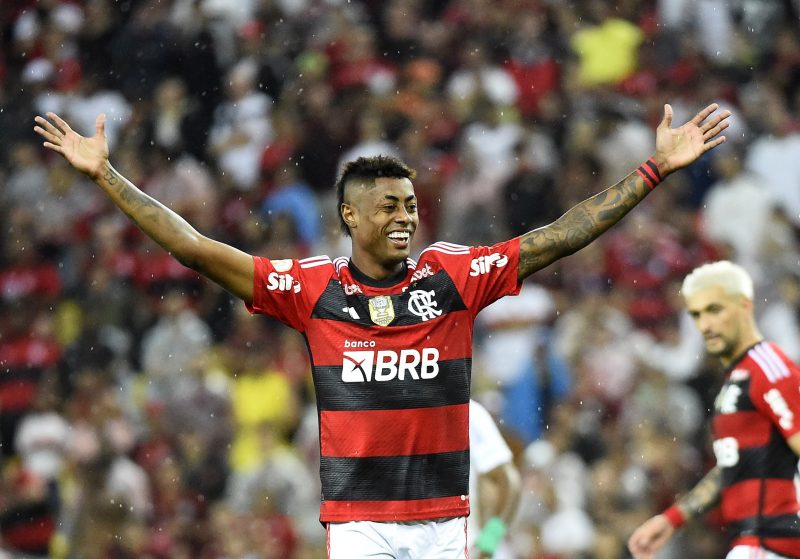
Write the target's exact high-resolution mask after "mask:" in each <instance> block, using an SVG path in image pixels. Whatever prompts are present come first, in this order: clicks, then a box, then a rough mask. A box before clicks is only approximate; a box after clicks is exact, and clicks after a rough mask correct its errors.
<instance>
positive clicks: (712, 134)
mask: <svg viewBox="0 0 800 559" xmlns="http://www.w3.org/2000/svg"><path fill="white" fill-rule="evenodd" d="M717 108H718V105H717V104H716V103H713V104H711V105H709V106H708V107H706V108H705V109H703V110H702V111H700V112H699V113H697V114H696V115H695V117H694V118H693V119H692V120H690V121H689V122H687V123H686V124H684V125H683V126H681V127H680V128H675V129H673V128H672V127H671V125H672V107H670V106H669V105H665V106H664V118H663V119H662V121H661V124H659V125H658V129H657V130H656V153H655V155H654V157H653V161H654V163H655V165H656V166H657V168H658V172H659V174H660V175H661V177H662V178H664V177H666V176H667V175H669V174H670V173H673V172H675V171H677V170H678V169H682V168H683V167H686V166H688V165H690V164H691V163H693V162H694V161H696V160H697V159H698V158H699V157H700V156H701V155H703V154H704V153H705V152H707V151H708V150H710V149H713V148H714V147H716V146H718V145H719V144H721V143H722V142H724V141H725V136H719V134H720V132H722V131H723V130H724V129H725V128H727V127H728V120H727V118H728V117H729V116H730V111H723V112H722V113H719V114H717V115H715V116H713V117H711V118H709V117H710V116H711V115H712V114H713V113H714V111H716V110H717ZM651 190H652V185H648V184H647V183H646V182H645V179H644V178H643V177H642V176H641V175H640V174H639V173H638V172H633V173H631V174H630V175H628V176H627V177H625V178H624V179H622V180H621V181H620V182H618V183H617V184H615V185H614V186H611V187H609V188H607V189H606V190H604V191H602V192H600V193H599V194H596V195H594V196H592V197H591V198H589V199H587V200H584V201H583V202H581V203H580V204H577V205H575V206H573V207H572V208H571V209H570V210H568V211H567V213H565V214H564V215H563V216H561V217H560V218H558V219H557V220H556V221H554V222H553V223H551V224H550V225H546V226H544V227H540V228H539V229H535V230H533V231H530V232H529V233H526V234H524V235H522V236H521V237H520V260H519V275H518V277H519V280H520V281H522V280H523V279H525V278H526V277H528V276H529V275H531V274H532V273H534V272H536V271H537V270H541V269H542V268H544V267H546V266H548V265H549V264H552V263H553V262H555V261H556V260H558V259H559V258H562V257H564V256H568V255H570V254H572V253H574V252H577V251H578V250H580V249H582V248H583V247H585V246H586V245H588V244H589V243H590V242H592V241H593V240H595V239H596V238H597V237H599V236H600V235H601V234H602V233H603V232H605V231H606V230H607V229H608V228H609V227H611V226H612V225H614V224H615V223H616V222H618V221H619V220H620V219H622V217H623V216H624V215H625V214H627V213H628V212H629V211H630V210H631V209H633V207H634V206H636V204H638V203H639V202H641V201H642V200H644V198H645V196H647V195H648V194H649V193H650V191H651Z"/></svg>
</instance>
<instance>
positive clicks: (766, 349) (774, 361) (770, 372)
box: [750, 344, 800, 439]
mask: <svg viewBox="0 0 800 559" xmlns="http://www.w3.org/2000/svg"><path fill="white" fill-rule="evenodd" d="M750 354H751V356H753V357H754V359H757V363H758V364H759V369H760V371H758V372H757V373H756V374H753V375H752V381H751V383H750V397H751V399H752V401H753V405H754V406H755V407H756V409H757V410H758V411H759V412H761V413H762V414H764V415H765V416H766V417H768V418H769V419H770V421H772V423H773V424H774V425H775V427H776V428H777V429H778V430H779V431H780V432H781V434H782V435H783V437H784V438H785V439H788V438H789V437H791V436H792V435H794V434H796V433H798V432H800V397H798V396H800V369H798V367H797V365H795V364H794V363H792V362H791V361H790V360H789V359H787V358H786V357H785V356H783V355H782V354H780V353H779V352H778V350H776V349H775V348H774V347H772V346H770V345H769V344H761V345H760V346H758V347H757V348H755V349H754V350H751V353H750Z"/></svg>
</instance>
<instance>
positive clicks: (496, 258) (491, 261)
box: [469, 252, 508, 277]
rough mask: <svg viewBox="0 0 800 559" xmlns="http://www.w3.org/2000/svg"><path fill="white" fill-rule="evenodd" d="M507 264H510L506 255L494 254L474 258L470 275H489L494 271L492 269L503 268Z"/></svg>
mask: <svg viewBox="0 0 800 559" xmlns="http://www.w3.org/2000/svg"><path fill="white" fill-rule="evenodd" d="M506 264H508V256H506V255H505V254H499V253H497V252H493V253H492V254H490V255H488V256H479V257H478V258H473V260H472V262H471V263H470V265H469V267H470V270H471V271H470V273H469V275H470V276H472V277H476V276H480V275H481V274H488V273H489V272H490V271H491V270H492V267H495V268H502V267H503V266H505V265H506Z"/></svg>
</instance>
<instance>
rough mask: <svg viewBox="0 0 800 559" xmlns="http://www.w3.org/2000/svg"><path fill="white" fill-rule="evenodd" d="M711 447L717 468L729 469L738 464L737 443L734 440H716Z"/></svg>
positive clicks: (731, 438)
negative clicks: (712, 447)
mask: <svg viewBox="0 0 800 559" xmlns="http://www.w3.org/2000/svg"><path fill="white" fill-rule="evenodd" d="M713 446H714V456H715V457H716V458H717V466H719V467H720V468H730V467H731V466H735V465H736V464H737V463H738V462H739V442H738V441H737V440H736V439H735V438H733V437H725V438H722V439H717V440H716V441H714V445H713Z"/></svg>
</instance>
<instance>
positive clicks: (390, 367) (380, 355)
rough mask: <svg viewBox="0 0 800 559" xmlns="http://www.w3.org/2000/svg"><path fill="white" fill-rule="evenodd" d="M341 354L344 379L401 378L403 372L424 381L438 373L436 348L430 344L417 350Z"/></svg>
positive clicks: (404, 374) (402, 378)
mask: <svg viewBox="0 0 800 559" xmlns="http://www.w3.org/2000/svg"><path fill="white" fill-rule="evenodd" d="M342 357H343V360H342V381H344V382H372V381H375V382H386V381H389V380H394V379H398V380H405V378H406V375H408V376H409V377H410V378H412V379H414V380H420V379H422V380H426V379H432V378H434V377H436V375H438V374H439V351H438V350H437V349H436V348H433V347H426V348H423V349H422V351H421V352H420V351H417V350H416V349H402V350H400V351H399V352H397V351H391V350H386V349H381V350H378V351H345V352H344V354H343V356H342Z"/></svg>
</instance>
